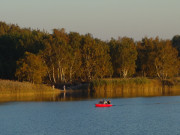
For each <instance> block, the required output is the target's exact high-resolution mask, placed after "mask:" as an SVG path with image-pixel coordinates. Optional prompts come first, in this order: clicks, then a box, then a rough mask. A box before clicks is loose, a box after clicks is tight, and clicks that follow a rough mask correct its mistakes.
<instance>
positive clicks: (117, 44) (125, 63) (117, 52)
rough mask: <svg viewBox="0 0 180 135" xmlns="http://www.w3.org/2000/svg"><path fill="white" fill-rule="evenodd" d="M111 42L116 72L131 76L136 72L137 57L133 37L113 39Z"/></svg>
mask: <svg viewBox="0 0 180 135" xmlns="http://www.w3.org/2000/svg"><path fill="white" fill-rule="evenodd" d="M109 44H110V46H111V57H112V60H113V66H114V67H113V68H114V70H115V72H116V73H118V74H119V75H120V76H123V77H124V78H125V77H127V76H131V75H132V74H133V73H134V72H135V68H136V63H135V61H136V59H137V50H136V46H135V43H134V41H133V39H131V38H127V37H123V38H119V39H118V41H115V40H113V39H112V40H111V41H110V43H109Z"/></svg>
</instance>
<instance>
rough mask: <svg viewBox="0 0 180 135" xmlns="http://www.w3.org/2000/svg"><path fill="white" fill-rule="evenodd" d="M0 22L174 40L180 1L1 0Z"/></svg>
mask: <svg viewBox="0 0 180 135" xmlns="http://www.w3.org/2000/svg"><path fill="white" fill-rule="evenodd" d="M0 21H4V22H6V23H8V24H9V23H13V24H18V25H19V26H20V27H22V28H23V27H31V28H33V29H37V28H38V29H41V30H42V29H44V30H46V31H48V32H49V33H51V32H52V29H53V28H65V29H66V31H67V32H69V31H74V32H79V33H80V34H86V33H91V34H92V35H93V36H94V37H97V38H100V39H102V40H109V39H110V38H111V37H113V38H116V39H117V38H118V37H119V36H121V37H123V36H128V37H132V38H134V39H135V40H141V39H142V37H144V36H148V37H156V36H159V37H160V38H163V39H171V38H172V37H173V36H174V35H177V34H180V0H0Z"/></svg>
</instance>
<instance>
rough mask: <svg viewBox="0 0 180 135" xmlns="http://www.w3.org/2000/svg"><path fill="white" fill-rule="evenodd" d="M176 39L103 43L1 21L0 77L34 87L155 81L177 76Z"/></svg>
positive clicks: (178, 48) (179, 62)
mask: <svg viewBox="0 0 180 135" xmlns="http://www.w3.org/2000/svg"><path fill="white" fill-rule="evenodd" d="M179 56H180V35H176V36H174V37H173V38H172V40H163V39H159V38H158V37H156V38H148V37H144V38H142V40H141V41H134V40H133V39H132V38H129V37H119V38H118V39H114V38H112V39H111V40H110V41H102V40H100V39H97V38H94V37H93V36H92V35H91V34H89V33H88V34H85V35H81V34H79V33H78V32H69V33H67V32H65V30H64V29H54V30H53V33H52V34H49V33H47V32H45V31H40V30H32V29H31V28H20V27H19V26H18V25H14V24H6V23H5V22H0V78H2V79H11V80H19V81H29V82H32V83H48V84H56V85H58V84H63V83H76V82H89V81H91V80H94V79H100V78H109V77H124V78H126V77H133V76H144V77H158V78H159V79H160V80H166V79H168V78H170V77H174V76H178V75H179V72H180V68H179V67H180V59H179Z"/></svg>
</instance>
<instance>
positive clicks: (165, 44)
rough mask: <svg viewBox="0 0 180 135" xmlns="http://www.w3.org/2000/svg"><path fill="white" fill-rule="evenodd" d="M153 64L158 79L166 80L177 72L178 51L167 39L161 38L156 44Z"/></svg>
mask: <svg viewBox="0 0 180 135" xmlns="http://www.w3.org/2000/svg"><path fill="white" fill-rule="evenodd" d="M154 66H155V68H156V74H157V76H158V78H159V79H160V80H166V79H167V78H169V77H173V76H175V75H177V74H178V71H179V59H178V51H177V50H176V49H175V48H173V47H172V44H171V42H170V41H169V40H165V41H164V40H162V41H160V43H159V44H158V45H157V46H156V54H155V60H154Z"/></svg>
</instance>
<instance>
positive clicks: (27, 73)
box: [15, 52, 46, 83]
mask: <svg viewBox="0 0 180 135" xmlns="http://www.w3.org/2000/svg"><path fill="white" fill-rule="evenodd" d="M17 65H18V68H17V70H16V74H15V75H16V77H17V78H18V80H19V81H29V82H32V83H41V82H42V80H43V78H44V77H45V75H46V65H45V64H44V63H43V61H42V59H41V57H40V56H37V55H35V54H32V53H29V52H26V53H25V56H24V58H22V59H20V60H18V61H17Z"/></svg>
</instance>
